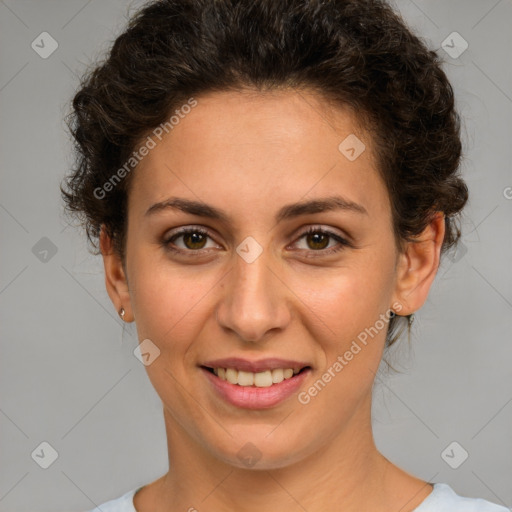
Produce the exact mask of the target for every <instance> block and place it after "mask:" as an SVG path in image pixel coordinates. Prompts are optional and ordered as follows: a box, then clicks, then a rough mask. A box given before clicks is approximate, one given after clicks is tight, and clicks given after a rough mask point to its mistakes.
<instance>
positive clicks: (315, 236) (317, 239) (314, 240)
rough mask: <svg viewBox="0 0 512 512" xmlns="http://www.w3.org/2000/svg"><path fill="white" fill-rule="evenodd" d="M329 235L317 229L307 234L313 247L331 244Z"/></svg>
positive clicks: (320, 247)
mask: <svg viewBox="0 0 512 512" xmlns="http://www.w3.org/2000/svg"><path fill="white" fill-rule="evenodd" d="M329 238H330V237H329V235H327V234H325V233H323V232H321V231H316V232H313V233H307V234H306V240H307V242H308V243H309V244H310V245H309V247H311V249H315V250H318V249H325V248H326V247H327V246H328V245H329Z"/></svg>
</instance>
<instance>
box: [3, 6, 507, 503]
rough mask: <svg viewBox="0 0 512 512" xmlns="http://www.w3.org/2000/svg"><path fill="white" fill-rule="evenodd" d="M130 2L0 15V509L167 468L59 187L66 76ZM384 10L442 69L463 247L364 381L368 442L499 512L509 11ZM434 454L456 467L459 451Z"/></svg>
mask: <svg viewBox="0 0 512 512" xmlns="http://www.w3.org/2000/svg"><path fill="white" fill-rule="evenodd" d="M141 4H142V2H140V1H139V2H131V3H130V4H128V3H127V2H125V1H121V0H109V1H99V0H93V1H91V0H89V1H83V0H73V1H70V0H68V1H63V0H61V1H55V0H54V1H51V0H46V1H41V0H39V1H36V0H32V1H28V0H27V1H24V0H17V1H14V0H6V1H3V2H0V57H1V66H0V112H1V117H0V154H1V188H0V221H1V224H0V226H1V240H2V243H1V269H0V308H1V310H0V311H1V313H0V314H1V317H0V322H1V323H0V325H1V354H2V357H1V361H0V379H1V380H0V390H1V397H0V398H1V401H0V432H1V437H0V450H1V452H0V460H1V473H0V510H1V511H34V510H39V511H50V510H51V511H59V510H62V511H64V510H66V511H69V510H87V509H90V508H93V507H94V505H95V504H99V503H102V502H104V501H106V500H108V499H111V498H114V497H117V496H120V495H121V494H123V493H124V492H126V491H128V490H129V489H131V488H133V487H135V486H138V485H142V484H144V483H149V482H150V481H152V480H154V479H156V478H157V477H159V476H160V475H162V474H163V473H164V472H166V470H167V454H166V439H165V431H164V424H163V418H162V412H161V405H160V400H159V398H158V396H157V395H156V393H155V392H154V391H153V388H152V387H151V384H150V383H149V380H148V378H147V376H146V373H145V369H144V366H143V365H142V364H141V363H140V362H139V361H138V359H136V358H135V357H134V355H133V350H134V348H135V347H136V344H137V339H136V331H135V328H134V326H133V324H132V325H130V326H124V327H123V325H122V322H121V321H120V320H119V319H118V317H117V314H116V312H115V311H114V309H113V306H112V304H111V303H110V300H109V298H108V296H107V293H106V291H105V287H104V281H103V268H102V264H101V257H99V256H98V257H94V256H91V255H90V254H88V252H87V246H86V243H85V237H84V236H83V234H82V233H81V232H80V231H79V230H77V229H74V228H72V227H69V226H67V223H66V220H65V219H64V217H63V215H62V213H61V202H60V196H59V190H58V185H59V182H60V180H61V179H62V177H63V175H64V173H65V172H66V170H67V169H68V168H69V166H70V164H71V162H72V157H71V146H70V142H69V138H68V135H67V132H66V131H65V127H64V123H63V120H62V119H63V116H64V114H65V112H66V111H67V106H68V105H67V102H68V100H69V99H70V98H71V96H72V94H73V91H74V90H75V88H76V87H77V83H78V82H77V74H80V73H82V72H83V71H84V69H85V66H86V65H87V64H88V63H90V62H91V61H93V60H94V59H95V58H97V57H98V56H99V55H101V53H102V51H104V50H106V49H107V48H108V46H109V44H110V43H109V42H110V41H111V40H113V39H114V38H115V36H116V34H118V33H119V31H120V30H121V29H122V28H123V26H124V23H125V19H126V14H127V12H128V11H127V9H128V6H131V7H132V8H137V7H138V6H139V5H141ZM395 5H396V7H397V8H398V9H399V10H400V11H401V12H402V14H403V15H404V17H405V19H406V20H407V21H408V22H409V24H410V25H411V27H412V28H413V29H416V30H417V31H418V32H419V34H420V35H422V37H424V38H425V40H426V41H427V42H428V44H429V45H430V46H431V47H433V48H436V49H438V50H439V53H440V54H442V55H443V56H444V59H445V61H446V64H445V70H446V71H447V73H448V75H449V77H450V79H451V80H452V83H453V85H454V88H455V92H456V96H457V104H458V108H459V110H460V112H461V114H462V115H463V116H464V128H463V138H464V150H465V158H464V161H463V164H462V169H463V173H464V176H465V178H466V180H467V183H468V186H469V188H470V195H471V198H470V202H469V204H468V206H467V209H466V213H465V216H464V218H463V229H464V236H463V245H461V247H460V250H459V251H458V252H457V253H455V254H454V255H452V256H451V257H450V258H446V259H445V261H444V262H443V264H442V267H441V269H440V270H439V273H438V276H437V278H436V282H435V284H434V287H433V289H432V291H431V294H430V296H429V299H428V301H427V303H426V304H425V306H424V307H423V308H422V309H421V310H420V312H419V313H417V315H416V317H417V321H416V323H415V324H414V327H413V332H412V337H411V345H410V347H409V346H408V343H407V339H406V338H403V340H402V342H400V343H399V344H398V350H395V351H394V355H393V354H392V355H390V356H389V358H390V360H391V361H394V364H396V365H397V367H398V368H399V369H400V370H401V371H402V373H401V374H396V375H385V374H381V376H379V378H378V380H377V386H376V390H375V395H374V396H375V407H374V414H375V419H374V424H375V436H376V442H377V446H378V447H379V449H380V450H381V451H382V452H383V453H384V454H385V455H386V456H387V457H388V458H389V459H391V460H392V461H393V462H395V463H396V464H398V465H400V466H401V467H403V468H404V469H406V470H407V471H410V472H411V473H413V474H415V475H417V476H418V477H420V478H423V479H425V480H429V481H433V482H446V483H449V484H450V485H451V486H452V487H453V488H454V489H455V490H456V492H458V493H459V494H462V495H467V496H473V497H483V498H486V499H488V500H490V501H494V502H496V503H501V504H504V505H507V506H509V507H510V506H512V428H511V425H512V368H511V364H510V362H511V360H512V344H511V343H510V341H511V334H510V333H511V330H512V314H511V313H512V310H511V308H512V287H511V281H512V279H511V272H510V265H511V256H512V244H511V240H512V237H511V227H510V226H511V222H510V220H511V213H512V200H511V199H510V198H511V197H512V189H511V188H507V187H512V172H511V165H512V164H511V162H512V149H511V148H512V143H511V140H510V136H511V129H510V126H511V123H510V120H511V117H512V87H511V84H512V70H511V59H510V55H511V53H512V36H511V33H512V2H511V1H510V0H500V1H497V0H478V1H477V0H472V1H468V0H452V1H450V2H446V1H441V0H429V1H426V0H423V1H422V0H415V1H411V0H400V1H398V2H397V3H396V4H395ZM44 31H46V32H49V33H50V34H51V36H52V37H53V38H54V39H55V40H56V41H57V42H58V48H57V50H56V51H55V52H54V53H53V54H52V55H50V56H49V57H48V58H46V59H43V58H41V57H40V56H39V54H38V53H36V51H34V50H33V49H32V47H31V43H32V41H34V40H36V42H37V40H38V39H37V38H38V36H39V34H41V33H42V32H44ZM454 31H456V32H458V33H460V34H461V36H462V37H463V38H464V39H465V40H466V41H467V42H468V44H469V47H468V49H467V50H466V51H465V52H464V53H463V54H462V55H460V56H459V57H458V58H452V57H450V56H448V55H447V54H446V53H445V50H444V49H443V48H442V42H443V41H444V40H445V39H446V38H447V36H448V35H449V34H451V33H452V32H454ZM39 40H40V39H39ZM48 47H49V46H48V44H47V45H46V48H48ZM44 237H46V238H44ZM41 239H43V240H42V241H41ZM47 239H48V240H47ZM45 251H47V252H45ZM55 251H56V252H55ZM54 253H55V254H54ZM43 441H46V442H47V443H49V444H50V445H51V446H52V447H53V448H54V449H55V450H56V451H57V453H58V458H57V459H56V460H55V462H53V464H51V465H50V466H49V467H48V468H47V469H42V468H41V467H40V466H39V464H38V463H36V461H35V460H36V459H37V457H36V456H35V455H34V458H33V457H32V455H31V454H32V453H33V452H34V450H36V449H37V450H36V453H38V452H40V448H38V447H39V446H40V444H41V443H42V442H43ZM453 441H456V442H457V443H459V445H460V446H461V447H462V448H463V449H464V450H466V451H467V452H468V454H469V456H468V458H467V460H465V462H464V463H462V464H461V465H460V466H459V467H458V468H457V469H453V468H452V467H450V466H449V465H448V464H447V463H446V462H445V460H444V459H443V457H442V453H443V452H444V450H445V449H446V448H447V447H448V446H449V445H450V444H451V443H452V442H453ZM48 453H49V451H48V450H46V454H48ZM448 453H449V454H450V455H451V461H454V460H455V461H457V460H459V462H460V460H461V459H460V457H461V454H462V453H463V452H462V449H461V448H459V447H458V446H456V447H455V449H454V451H453V452H451V451H450V450H448ZM46 456H47V455H45V457H46ZM41 459H42V458H40V459H38V460H41ZM452 464H453V462H452Z"/></svg>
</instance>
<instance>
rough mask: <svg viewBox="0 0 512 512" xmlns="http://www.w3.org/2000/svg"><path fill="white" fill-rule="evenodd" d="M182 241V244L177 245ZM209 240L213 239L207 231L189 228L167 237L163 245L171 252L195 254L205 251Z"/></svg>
mask: <svg viewBox="0 0 512 512" xmlns="http://www.w3.org/2000/svg"><path fill="white" fill-rule="evenodd" d="M180 239H182V242H181V243H177V241H179V240H180ZM208 239H211V237H210V235H209V234H208V232H207V231H205V230H203V229H200V228H187V229H182V230H180V231H178V232H177V233H174V234H173V235H171V236H169V237H167V238H166V239H165V240H163V242H162V245H163V246H164V247H165V248H166V249H168V250H170V251H174V252H181V253H192V254H193V253H194V251H201V250H202V249H205V247H206V244H207V242H208ZM206 248H207V249H208V247H206Z"/></svg>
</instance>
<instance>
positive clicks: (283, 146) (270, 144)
mask: <svg viewBox="0 0 512 512" xmlns="http://www.w3.org/2000/svg"><path fill="white" fill-rule="evenodd" d="M195 101H196V102H197V103H196V106H194V107H193V108H190V109H188V108H187V109H186V110H185V109H184V111H183V112H185V111H186V112H187V113H186V114H184V113H183V112H182V113H181V115H180V116H179V117H178V116H176V117H175V121H177V122H175V124H173V127H172V129H169V130H168V133H165V134H164V135H163V137H161V140H157V139H155V137H154V136H153V138H154V139H155V141H156V145H155V147H154V148H153V149H151V150H150V151H149V153H148V154H147V156H145V157H144V158H143V159H142V161H141V162H140V163H139V165H138V166H137V168H136V170H135V176H134V182H133V185H132V192H131V193H130V196H133V197H130V202H131V204H132V206H134V207H136V208H139V210H140V208H142V207H143V206H146V207H148V206H150V204H149V203H151V202H156V201H161V200H163V199H165V198H166V196H170V195H173V196H177V195H178V196H182V197H187V198H190V199H194V200H205V199H206V198H212V197H219V200H220V206H226V207H227V206H228V205H222V201H224V200H229V204H230V205H235V204H239V205H240V206H243V205H244V204H245V205H246V206H247V205H248V202H250V201H251V200H252V199H253V198H254V199H257V198H258V197H259V201H260V202H264V203H265V204H275V203H276V202H280V203H282V202H286V203H289V202H295V201H298V200H300V199H304V198H305V196H306V195H307V196H308V197H309V198H314V197H315V196H326V195H333V194H332V193H333V190H334V189H338V190H336V191H337V192H339V193H342V194H343V193H344V192H345V193H346V194H345V195H350V198H349V199H350V200H352V201H354V202H358V203H361V202H365V201H366V202H367V199H365V197H367V196H368V195H373V197H374V198H375V196H376V195H382V194H383V193H384V194H385V193H386V191H385V190H384V189H383V184H382V183H381V182H380V178H379V176H378V173H377V172H376V164H375V161H374V156H373V149H372V141H371V140H370V138H369V136H368V135H367V134H366V132H365V131H363V130H362V128H361V125H360V123H359V120H358V119H357V117H356V115H355V114H354V113H353V111H352V110H350V109H349V108H348V107H346V108H343V107H337V108H333V106H332V105H331V104H329V103H327V102H326V101H325V100H324V99H323V98H321V97H319V96H317V95H315V94H314V93H311V92H305V91H294V90H286V91H272V92H263V93H261V92H254V91H240V92H215V93H209V94H206V95H202V96H199V97H196V98H195ZM178 110H179V109H178ZM347 141H348V142H347ZM362 148H364V149H362ZM347 149H348V150H349V153H346V150H347ZM351 150H356V151H357V153H359V152H360V151H361V153H360V154H359V155H358V156H357V155H356V156H357V158H355V159H351V158H347V155H348V157H351V156H353V153H354V151H352V152H351ZM344 151H345V153H344ZM381 199H382V198H381ZM380 202H382V201H380ZM139 213H140V212H139Z"/></svg>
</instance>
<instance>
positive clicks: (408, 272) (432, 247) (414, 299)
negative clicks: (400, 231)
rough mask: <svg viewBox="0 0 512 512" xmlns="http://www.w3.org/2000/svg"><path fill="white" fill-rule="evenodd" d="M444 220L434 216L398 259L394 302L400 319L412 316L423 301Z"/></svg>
mask: <svg viewBox="0 0 512 512" xmlns="http://www.w3.org/2000/svg"><path fill="white" fill-rule="evenodd" d="M444 233H445V218H444V213H443V212H436V213H435V214H434V217H433V219H432V220H431V222H430V224H429V225H428V226H427V227H426V228H425V229H424V230H423V232H422V233H421V234H420V235H418V236H417V237H415V238H414V240H413V241H411V242H406V246H405V250H404V251H403V252H402V253H400V254H399V256H398V264H397V274H396V284H395V291H394V294H393V299H394V301H393V302H392V303H393V304H394V303H395V302H398V303H400V304H401V305H402V308H401V309H400V311H397V313H398V312H399V313H400V315H401V316H407V315H410V314H411V313H414V312H415V311H417V310H418V309H420V308H421V306H422V305H423V304H424V302H425V301H426V300H427V296H428V292H429V290H430V286H431V285H432V283H433V281H434V278H435V277H436V274H437V269H438V267H439V261H440V255H441V246H442V244H443V240H444Z"/></svg>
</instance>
